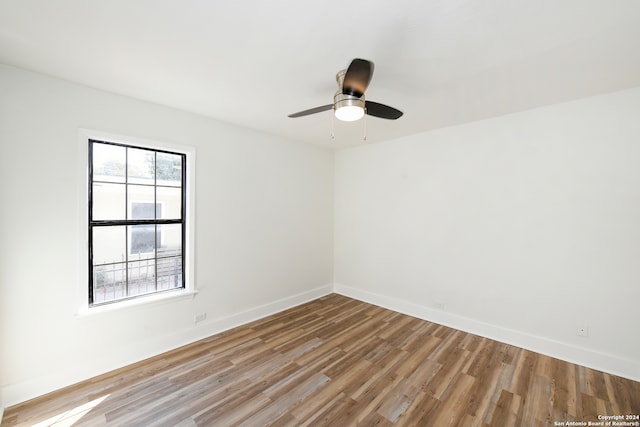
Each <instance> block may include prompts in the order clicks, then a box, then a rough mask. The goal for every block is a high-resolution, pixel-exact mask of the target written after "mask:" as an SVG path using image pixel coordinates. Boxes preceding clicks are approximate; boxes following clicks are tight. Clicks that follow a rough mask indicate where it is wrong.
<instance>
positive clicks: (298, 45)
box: [0, 0, 640, 147]
mask: <svg viewBox="0 0 640 427" xmlns="http://www.w3.org/2000/svg"><path fill="white" fill-rule="evenodd" d="M354 57H361V58H365V59H369V60H371V61H373V62H374V63H375V67H376V68H375V73H374V76H373V80H372V82H371V85H370V86H369V89H368V90H367V99H369V100H373V101H377V102H382V103H385V104H389V105H391V106H393V107H396V108H398V109H400V110H402V111H404V113H405V115H404V116H403V117H402V118H400V119H399V120H396V121H391V120H382V119H377V118H372V117H370V118H368V119H367V120H366V133H367V137H368V138H367V139H368V141H369V142H372V141H380V140H385V139H390V138H396V137H400V136H404V135H409V134H413V133H417V132H422V131H425V130H429V129H434V128H439V127H443V126H450V125H454V124H460V123H465V122H469V121H474V120H478V119H483V118H487V117H492V116H497V115H502V114H507V113H510V112H515V111H522V110H526V109H530V108H534V107H538V106H542V105H548V104H553V103H557V102H563V101H568V100H571V99H577V98H582V97H586V96H591V95H595V94H600V93H606V92H611V91H615V90H620V89H625V88H629V87H633V86H640V1H638V0H535V1H532V0H483V1H478V0H396V1H389V0H366V1H361V0H350V1H345V0H320V1H313V2H309V1H304V0H271V1H258V0H248V1H219V0H218V1H215V0H180V1H178V0H0V62H3V63H5V64H10V65H16V66H19V67H23V68H26V69H30V70H35V71H39V72H42V73H46V74H49V75H53V76H57V77H61V78H63V79H67V80H71V81H74V82H78V83H82V84H85V85H88V86H92V87H96V88H100V89H104V90H107V91H111V92H115V93H118V94H122V95H127V96H131V97H134V98H139V99H144V100H148V101H152V102H156V103H159V104H163V105H168V106H172V107H176V108H180V109H183V110H187V111H191V112H195V113H199V114H203V115H206V116H210V117H214V118H216V119H220V120H223V121H226V122H231V123H235V124H238V125H241V126H245V127H249V128H253V129H257V130H260V131H264V132H267V133H270V134H275V135H280V136H282V137H285V138H288V139H291V140H295V141H301V142H307V143H313V144H318V145H321V146H325V147H344V146H349V145H355V144H361V143H363V142H362V135H363V132H364V128H365V126H364V123H363V121H359V122H355V123H339V122H337V121H336V123H335V135H336V138H335V140H333V141H332V139H331V127H332V114H331V112H329V111H325V112H323V113H319V114H316V115H313V116H307V117H303V118H297V119H290V118H288V117H287V114H290V113H293V112H296V111H299V110H304V109H307V108H311V107H315V106H319V105H324V104H329V103H331V102H332V96H333V93H334V92H335V90H336V89H337V86H336V83H335V80H334V79H335V74H336V72H337V71H339V70H340V69H342V68H345V67H346V66H347V65H348V64H349V62H350V61H351V59H353V58H354ZM0 96H1V95H0Z"/></svg>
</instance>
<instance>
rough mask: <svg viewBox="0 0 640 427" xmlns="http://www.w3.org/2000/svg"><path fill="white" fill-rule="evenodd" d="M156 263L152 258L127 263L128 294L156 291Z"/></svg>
mask: <svg viewBox="0 0 640 427" xmlns="http://www.w3.org/2000/svg"><path fill="white" fill-rule="evenodd" d="M155 279H156V263H155V260H153V259H148V260H145V261H135V262H130V263H129V289H128V291H129V293H128V295H129V296H135V295H142V294H148V293H150V292H155V291H156V280H155Z"/></svg>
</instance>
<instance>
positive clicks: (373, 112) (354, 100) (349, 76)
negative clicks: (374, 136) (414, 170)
mask: <svg viewBox="0 0 640 427" xmlns="http://www.w3.org/2000/svg"><path fill="white" fill-rule="evenodd" d="M372 76H373V62H371V61H367V60H366V59H360V58H356V59H354V60H353V61H351V64H349V67H348V68H347V69H346V70H341V71H339V72H338V74H336V81H337V82H338V91H337V92H336V93H335V95H334V96H333V104H327V105H322V106H320V107H315V108H310V109H308V110H304V111H299V112H297V113H293V114H289V117H302V116H308V115H310V114H315V113H320V112H322V111H327V110H331V109H333V110H334V114H335V116H336V118H337V119H338V120H342V121H346V122H352V121H355V120H358V119H360V118H362V117H363V116H364V115H365V114H367V115H369V116H374V117H379V118H381V119H389V120H396V119H398V118H400V117H401V116H402V111H400V110H397V109H395V108H393V107H390V106H388V105H385V104H380V103H378V102H373V101H367V100H365V96H364V92H365V90H366V89H367V86H369V82H370V81H371V77H372Z"/></svg>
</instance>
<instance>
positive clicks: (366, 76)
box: [342, 58, 373, 98]
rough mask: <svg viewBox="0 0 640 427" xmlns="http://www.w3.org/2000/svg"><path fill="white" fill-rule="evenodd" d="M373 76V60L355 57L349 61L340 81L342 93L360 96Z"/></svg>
mask: <svg viewBox="0 0 640 427" xmlns="http://www.w3.org/2000/svg"><path fill="white" fill-rule="evenodd" d="M371 77H373V62H371V61H367V60H366V59H360V58H356V59H354V60H353V61H351V64H350V65H349V68H347V71H346V73H345V74H344V80H343V81H342V93H343V94H344V95H352V96H357V97H358V98H360V97H361V96H362V95H364V91H365V90H367V86H369V82H370V81H371Z"/></svg>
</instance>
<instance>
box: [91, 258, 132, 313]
mask: <svg viewBox="0 0 640 427" xmlns="http://www.w3.org/2000/svg"><path fill="white" fill-rule="evenodd" d="M126 271H127V267H126V264H125V263H120V264H111V265H103V266H96V267H94V269H93V302H94V304H95V303H100V302H105V301H113V300H115V299H119V298H124V297H126V293H125V289H126Z"/></svg>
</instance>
